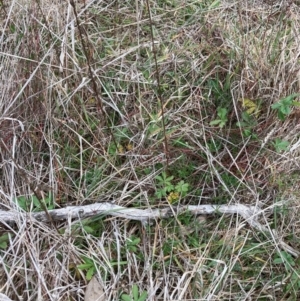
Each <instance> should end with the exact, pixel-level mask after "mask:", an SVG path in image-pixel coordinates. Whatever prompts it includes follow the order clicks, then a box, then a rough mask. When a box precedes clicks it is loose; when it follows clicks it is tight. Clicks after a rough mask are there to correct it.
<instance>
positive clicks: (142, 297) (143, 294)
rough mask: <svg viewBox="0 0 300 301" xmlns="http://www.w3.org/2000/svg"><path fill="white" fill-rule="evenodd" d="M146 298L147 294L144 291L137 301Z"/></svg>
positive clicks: (142, 300) (143, 300)
mask: <svg viewBox="0 0 300 301" xmlns="http://www.w3.org/2000/svg"><path fill="white" fill-rule="evenodd" d="M147 297H148V293H147V292H146V291H144V292H142V294H141V295H140V297H139V298H138V300H137V301H145V300H146V299H147Z"/></svg>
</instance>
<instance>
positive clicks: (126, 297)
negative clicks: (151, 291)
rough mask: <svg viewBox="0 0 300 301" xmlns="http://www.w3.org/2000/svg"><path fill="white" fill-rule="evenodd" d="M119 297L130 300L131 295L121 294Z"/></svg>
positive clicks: (124, 300) (126, 300)
mask: <svg viewBox="0 0 300 301" xmlns="http://www.w3.org/2000/svg"><path fill="white" fill-rule="evenodd" d="M121 299H122V300H123V301H132V299H131V297H130V296H129V295H127V294H122V296H121Z"/></svg>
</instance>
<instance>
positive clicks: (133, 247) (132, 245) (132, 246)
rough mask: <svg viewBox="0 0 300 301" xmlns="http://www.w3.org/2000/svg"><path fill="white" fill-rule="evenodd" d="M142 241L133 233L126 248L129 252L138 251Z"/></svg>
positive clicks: (127, 241)
mask: <svg viewBox="0 0 300 301" xmlns="http://www.w3.org/2000/svg"><path fill="white" fill-rule="evenodd" d="M140 242H141V239H140V238H139V237H136V236H134V235H132V236H131V237H130V238H128V239H127V240H126V249H127V250H128V251H129V252H133V253H135V252H136V251H137V246H138V244H139V243H140Z"/></svg>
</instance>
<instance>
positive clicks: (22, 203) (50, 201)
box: [15, 192, 54, 212]
mask: <svg viewBox="0 0 300 301" xmlns="http://www.w3.org/2000/svg"><path fill="white" fill-rule="evenodd" d="M42 202H43V203H42ZM15 203H16V204H17V205H18V206H19V207H20V208H21V209H23V210H24V211H26V212H29V211H34V212H39V211H43V210H44V207H43V204H44V206H45V207H46V208H47V209H48V210H52V209H54V198H53V194H52V193H51V192H49V194H48V195H46V197H45V198H44V199H41V200H39V199H38V198H37V197H36V196H35V195H31V196H29V197H27V196H24V195H21V196H19V197H17V198H16V199H15Z"/></svg>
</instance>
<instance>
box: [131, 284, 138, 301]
mask: <svg viewBox="0 0 300 301" xmlns="http://www.w3.org/2000/svg"><path fill="white" fill-rule="evenodd" d="M132 296H133V300H134V301H137V300H138V298H139V288H138V286H137V285H136V284H134V285H133V286H132Z"/></svg>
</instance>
